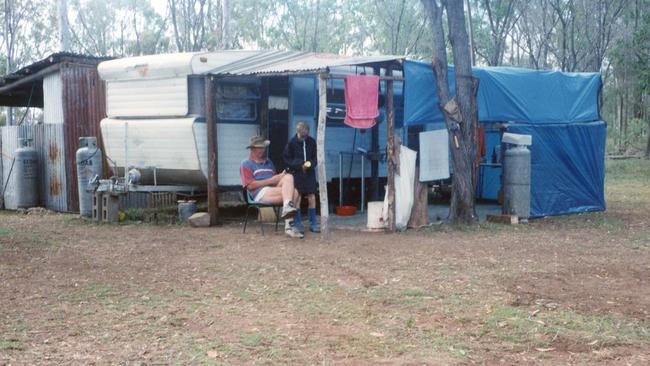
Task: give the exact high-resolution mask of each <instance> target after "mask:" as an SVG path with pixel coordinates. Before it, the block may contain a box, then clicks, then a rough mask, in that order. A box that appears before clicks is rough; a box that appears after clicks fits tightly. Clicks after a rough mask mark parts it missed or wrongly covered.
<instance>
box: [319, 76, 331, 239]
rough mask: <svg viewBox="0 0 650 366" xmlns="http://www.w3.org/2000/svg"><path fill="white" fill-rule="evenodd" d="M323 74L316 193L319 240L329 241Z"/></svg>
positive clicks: (320, 85)
mask: <svg viewBox="0 0 650 366" xmlns="http://www.w3.org/2000/svg"><path fill="white" fill-rule="evenodd" d="M325 78H326V75H325V74H319V75H318V129H317V132H316V158H317V159H318V191H319V193H320V230H321V238H322V239H325V240H327V239H329V235H330V231H329V224H328V222H327V221H328V219H329V202H328V201H327V176H326V171H327V169H325V124H326V122H327V93H326V91H327V82H326V80H325Z"/></svg>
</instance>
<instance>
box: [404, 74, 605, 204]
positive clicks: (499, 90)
mask: <svg viewBox="0 0 650 366" xmlns="http://www.w3.org/2000/svg"><path fill="white" fill-rule="evenodd" d="M472 73H473V75H474V76H475V77H477V78H479V80H480V84H479V90H478V96H477V99H478V101H477V102H478V108H479V116H478V117H479V121H480V123H481V125H482V126H484V127H486V129H488V132H487V134H486V142H487V147H488V148H487V149H486V150H487V154H486V157H485V161H484V162H485V164H483V166H482V167H481V171H480V172H479V177H480V178H481V177H483V178H485V179H483V181H482V182H479V188H478V191H479V195H486V196H487V197H488V198H496V191H498V187H496V189H495V186H496V185H497V184H499V179H498V177H499V176H500V174H501V168H500V164H498V163H497V162H500V152H499V148H498V146H499V144H500V138H499V136H500V134H499V130H496V132H495V130H492V131H489V130H490V127H491V126H495V125H497V126H499V128H500V129H501V128H503V129H504V130H505V131H508V132H515V133H522V134H529V135H532V141H533V143H532V146H531V147H530V148H531V159H532V177H531V206H530V207H531V209H530V210H531V212H530V215H531V216H532V217H539V216H547V215H560V214H568V213H578V212H587V211H600V210H604V209H605V198H604V176H605V169H604V159H605V134H606V123H605V122H604V121H602V120H601V117H600V109H599V98H600V92H601V88H602V82H601V78H600V74H597V73H563V72H557V71H535V70H527V69H519V68H507V67H493V68H474V69H473V71H472ZM404 78H405V85H404V124H405V125H406V126H417V125H428V126H429V127H430V128H432V129H436V128H444V124H443V122H444V119H443V116H442V114H441V112H440V109H439V107H438V102H437V101H438V99H437V96H436V80H435V77H434V75H433V72H432V70H431V65H430V64H428V63H424V62H415V61H405V62H404ZM454 80H455V74H454V69H453V67H450V70H449V81H450V89H451V92H452V94H455V81H454ZM495 163H496V164H495ZM480 178H479V179H480ZM486 180H487V182H486Z"/></svg>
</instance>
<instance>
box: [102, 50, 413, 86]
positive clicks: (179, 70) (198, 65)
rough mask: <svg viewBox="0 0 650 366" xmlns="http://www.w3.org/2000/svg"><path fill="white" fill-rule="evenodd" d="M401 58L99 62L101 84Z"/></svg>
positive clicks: (250, 55)
mask: <svg viewBox="0 0 650 366" xmlns="http://www.w3.org/2000/svg"><path fill="white" fill-rule="evenodd" d="M402 59H403V57H401V56H390V55H388V56H339V55H334V54H327V53H313V52H297V51H268V50H267V51H246V50H224V51H217V52H194V53H177V54H162V55H149V56H139V57H127V58H123V59H118V60H111V61H106V62H102V63H101V64H100V65H99V68H98V69H99V74H100V76H101V77H102V79H104V80H127V79H143V78H145V79H147V78H168V77H179V76H185V75H203V74H213V75H231V76H236V75H241V76H244V75H277V74H290V73H317V72H323V71H326V70H328V69H329V68H332V67H338V66H348V65H367V64H373V63H388V62H391V61H399V60H402Z"/></svg>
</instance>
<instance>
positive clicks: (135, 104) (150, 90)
mask: <svg viewBox="0 0 650 366" xmlns="http://www.w3.org/2000/svg"><path fill="white" fill-rule="evenodd" d="M106 87H107V90H106V93H107V96H108V98H107V101H106V104H107V105H106V107H107V112H108V116H109V117H111V118H116V117H145V116H148V117H163V116H167V117H175V116H185V115H187V113H188V107H189V106H188V86H187V77H186V76H181V77H174V78H165V79H141V80H125V81H108V82H107V86H106Z"/></svg>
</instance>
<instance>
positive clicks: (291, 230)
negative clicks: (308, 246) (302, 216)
mask: <svg viewBox="0 0 650 366" xmlns="http://www.w3.org/2000/svg"><path fill="white" fill-rule="evenodd" d="M284 233H285V234H287V236H288V237H290V238H297V239H302V238H304V237H305V235H304V234H303V233H301V232H300V231H298V230H296V228H294V227H288V228H286V229H284Z"/></svg>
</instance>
